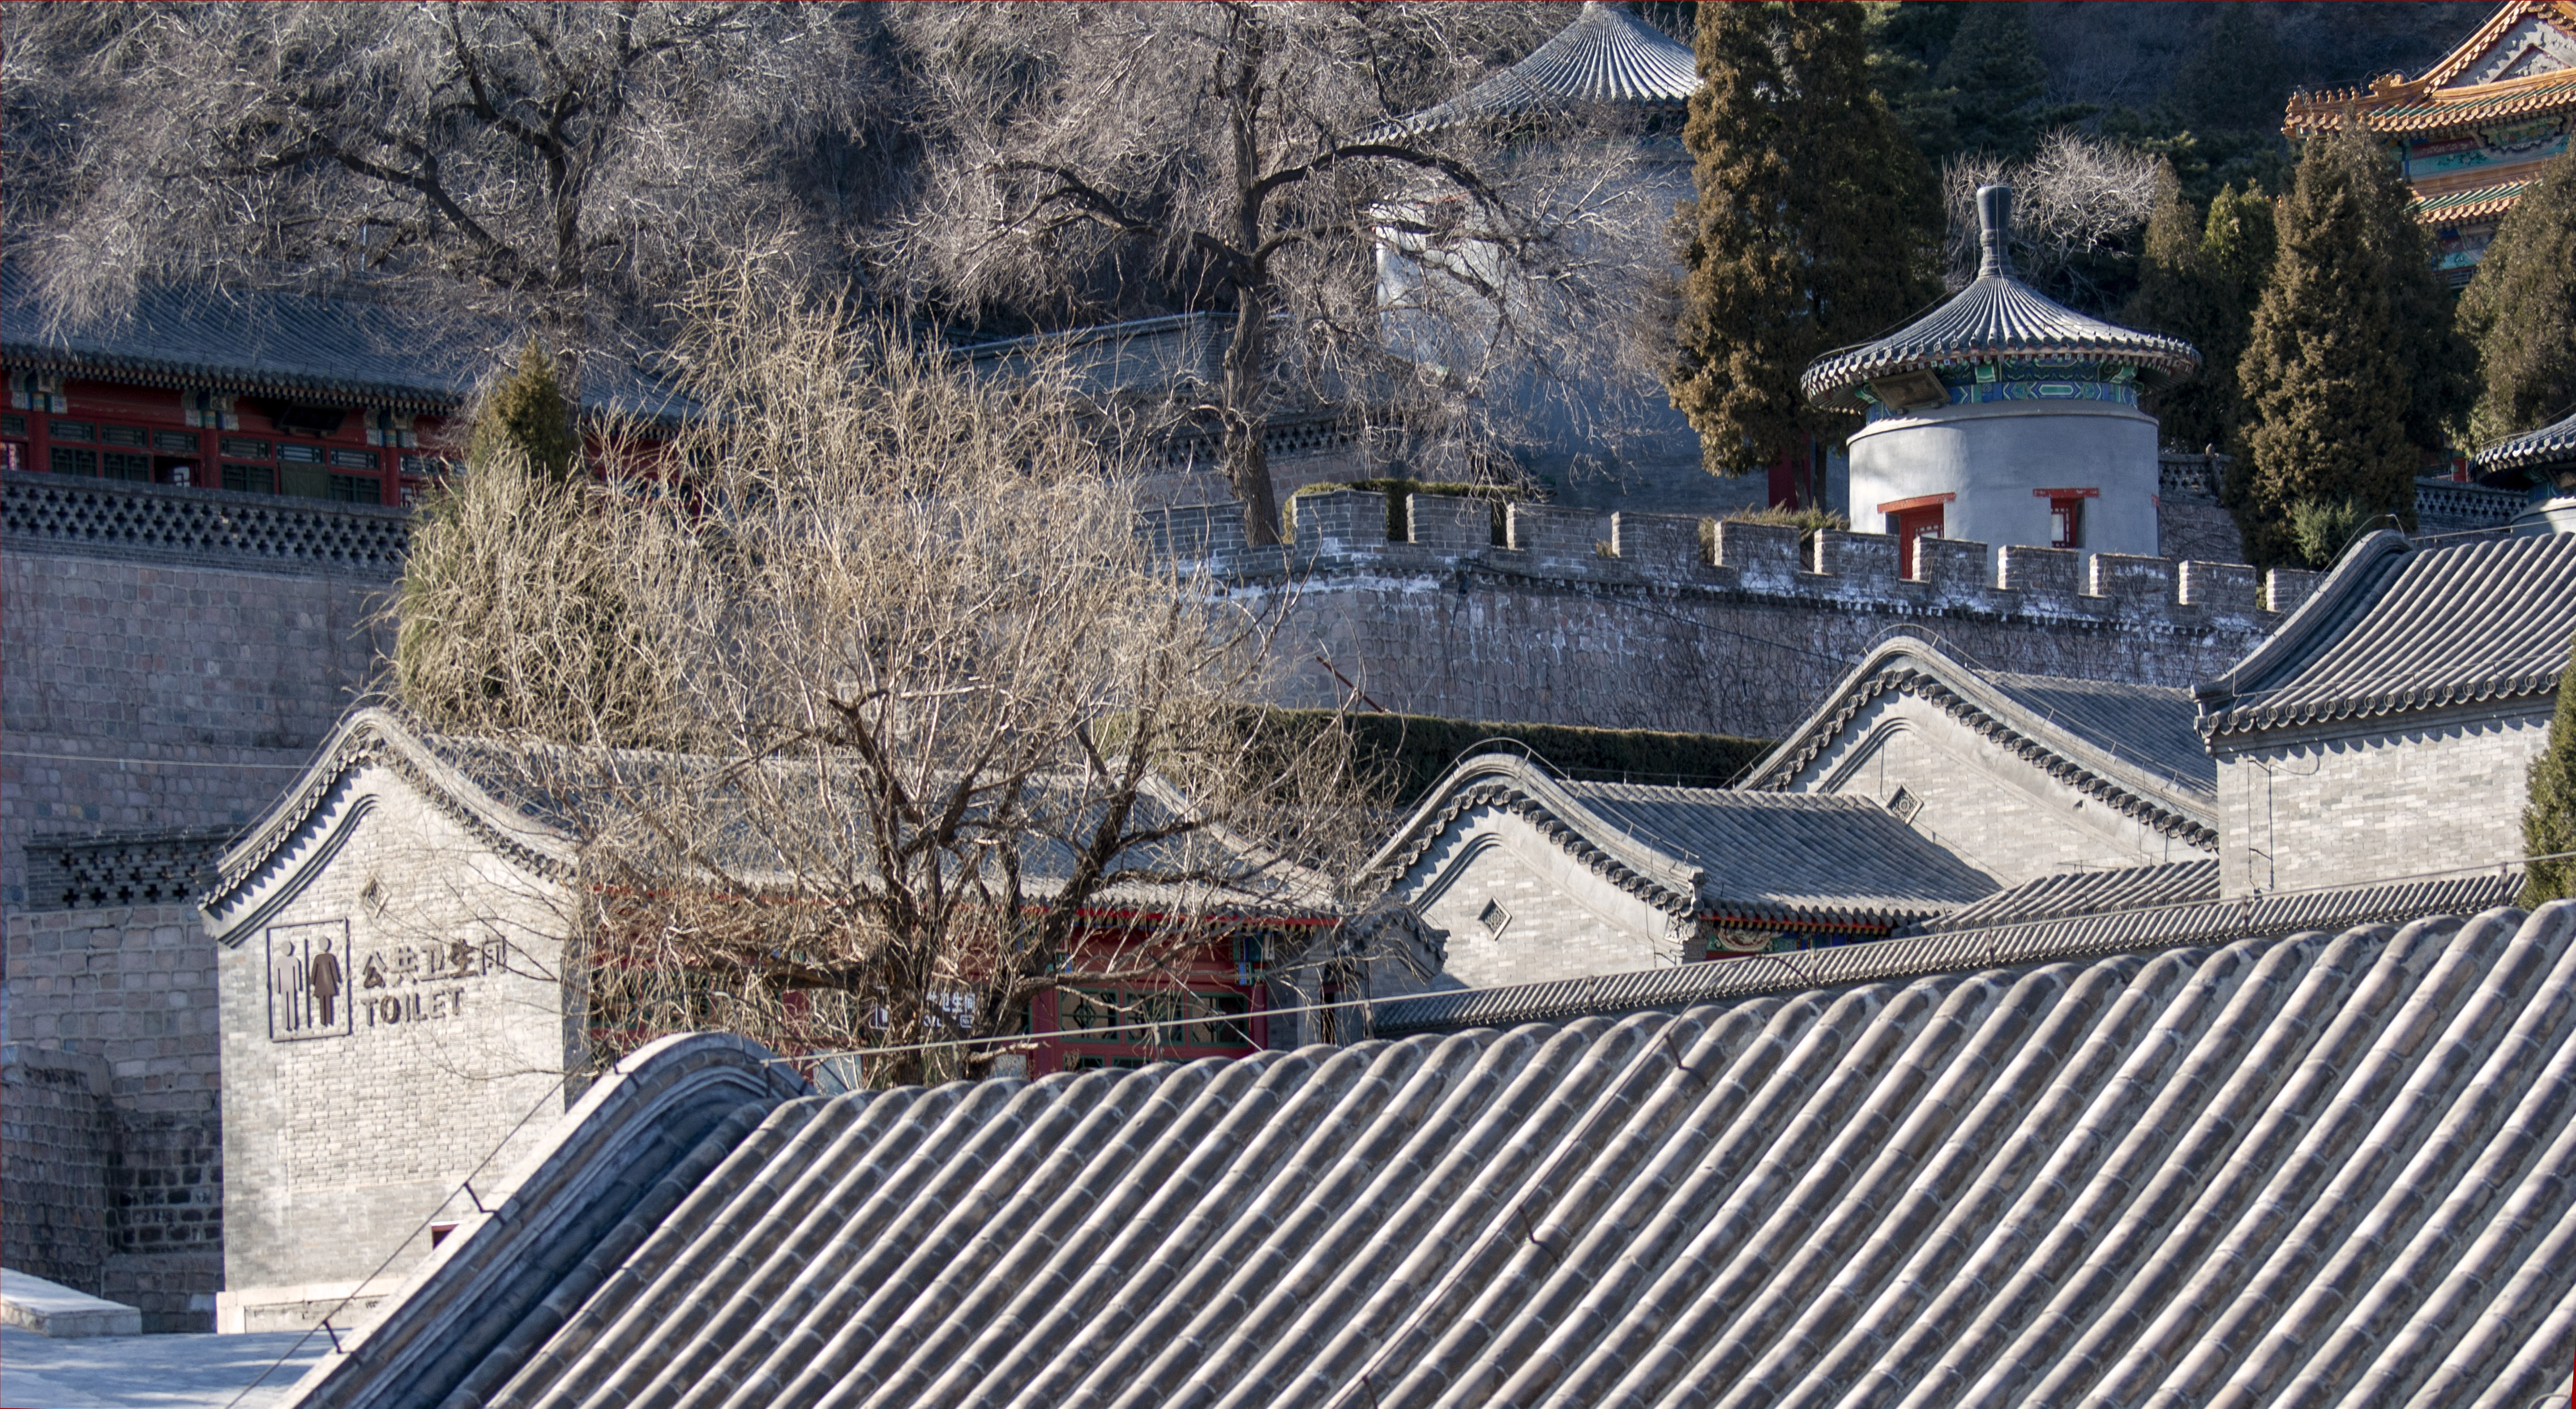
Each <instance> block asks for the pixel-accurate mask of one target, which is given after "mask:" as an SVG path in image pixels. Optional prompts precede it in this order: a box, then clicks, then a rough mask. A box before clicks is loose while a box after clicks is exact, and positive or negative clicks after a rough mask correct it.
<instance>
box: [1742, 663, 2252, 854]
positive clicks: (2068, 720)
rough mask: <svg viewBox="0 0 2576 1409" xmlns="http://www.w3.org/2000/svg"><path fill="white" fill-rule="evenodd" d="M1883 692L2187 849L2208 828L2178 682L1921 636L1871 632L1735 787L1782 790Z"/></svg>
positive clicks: (2205, 762) (2211, 802)
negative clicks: (1962, 650) (2121, 677)
mask: <svg viewBox="0 0 2576 1409" xmlns="http://www.w3.org/2000/svg"><path fill="white" fill-rule="evenodd" d="M1888 695H1910V696H1913V697H1915V698H1918V699H1921V700H1924V701H1926V702H1928V703H1930V704H1932V705H1934V706H1935V707H1937V708H1939V709H1941V710H1943V711H1944V712H1946V713H1948V714H1950V715H1951V716H1952V717H1953V718H1956V719H1957V720H1958V721H1959V722H1960V723H1961V724H1963V725H1964V726H1966V727H1967V728H1970V729H1972V730H1975V731H1976V732H1978V733H1980V734H1982V735H1984V736H1986V737H1987V738H1989V739H1992V740H1994V741H1995V742H1996V743H1997V744H1998V745H2000V746H2001V747H2003V748H2005V749H2006V750H2008V751H2010V752H2011V753H2012V754H2014V755H2015V756H2016V757H2019V758H2021V759H2022V760H2024V761H2025V762H2027V763H2029V764H2030V765H2032V766H2033V767H2035V768H2038V769H2040V770H2041V771H2043V772H2045V773H2047V774H2048V775H2049V776H2050V777H2053V778H2056V779H2058V780H2060V781H2061V782H2064V783H2065V784H2066V785H2067V786H2069V787H2072V788H2075V789H2076V790H2078V791H2080V792H2083V793H2085V794H2087V795H2088V796H2091V797H2094V798H2097V799H2099V800H2101V801H2103V802H2105V803H2108V804H2109V805H2111V806H2112V807H2114V808H2116V809H2117V810H2118V811H2120V812H2121V813H2123V814H2124V815H2127V816H2130V817H2134V818H2136V819H2138V820H2139V821H2141V822H2144V823H2145V824H2147V825H2148V826H2150V827H2153V828H2155V829H2156V830H2158V831H2161V832H2164V833H2166V834H2168V835H2171V836H2173V837H2175V838H2176V839H2178V840H2183V841H2187V842H2189V843H2190V844H2192V845H2194V846H2196V847H2203V848H2207V847H2211V846H2215V845H2216V844H2217V838H2218V831H2217V827H2218V765H2217V764H2216V763H2215V762H2214V761H2213V760H2212V759H2211V758H2210V756H2209V751H2208V749H2207V747H2206V746H2204V745H2203V744H2202V742H2201V738H2200V735H2199V734H2198V733H2197V732H2195V730H2194V719H2195V710H2194V705H2193V701H2192V693H2191V692H2190V691H2189V690H2183V689H2177V688H2173V687H2170V686H2161V685H2130V684H2124V683H2121V682H2117V681H2109V680H2075V679H2068V678H2065V677H2061V676H2053V675H2030V674H2024V673H2020V672H2014V671H2000V670H1984V669H1979V668H1977V667H1975V666H1971V665H1969V664H1967V663H1966V662H1964V661H1962V660H1960V659H1959V658H1958V657H1956V656H1954V655H1952V654H1950V653H1949V652H1948V651H1947V650H1944V649H1943V648H1942V647H1941V646H1940V645H1939V644H1938V643H1936V642H1934V641H1931V640H1929V639H1926V638H1924V637H1920V636H1914V635H1898V636H1892V637H1890V638H1888V639H1887V640H1885V641H1883V642H1880V643H1879V644H1878V645H1877V646H1876V647H1874V648H1872V649H1871V651H1870V653H1869V654H1868V655H1866V656H1863V657H1862V658H1861V662H1860V664H1858V665H1856V666H1854V667H1853V668H1852V670H1851V673H1850V674H1848V675H1845V676H1844V677H1843V678H1842V680H1841V682H1840V683H1839V684H1837V685H1835V686H1834V688H1833V689H1831V690H1829V691H1827V692H1826V694H1825V697H1824V700H1823V702H1822V703H1820V704H1818V705H1817V707H1816V709H1815V711H1814V712H1813V713H1811V714H1809V715H1808V716H1807V718H1806V720H1805V722H1803V723H1801V724H1800V725H1799V726H1798V727H1797V728H1795V729H1793V730H1791V731H1790V732H1789V734H1788V735H1787V736H1786V737H1784V738H1783V739H1781V741H1780V743H1779V746H1778V747H1776V748H1774V749H1773V750H1772V751H1771V754H1770V755H1769V756H1768V757H1766V758H1765V759H1763V760H1762V762H1760V763H1758V764H1756V765H1755V766H1754V768H1753V771H1752V772H1751V773H1749V774H1747V775H1746V777H1745V779H1744V781H1743V783H1742V784H1741V785H1740V786H1742V787H1745V788H1750V789H1787V788H1791V787H1795V786H1798V784H1799V782H1800V780H1802V779H1804V778H1807V777H1808V776H1809V771H1810V770H1811V769H1812V768H1813V767H1814V766H1815V764H1816V763H1817V761H1818V760H1819V759H1822V758H1823V757H1825V756H1826V755H1827V753H1828V752H1829V751H1831V750H1832V749H1833V748H1834V747H1835V746H1836V745H1837V744H1838V743H1840V742H1841V741H1842V740H1843V739H1845V738H1846V737H1847V736H1848V735H1849V734H1850V732H1851V730H1852V729H1853V728H1854V727H1855V726H1856V725H1857V724H1859V723H1860V721H1861V716H1862V714H1863V713H1864V712H1865V711H1866V710H1867V709H1868V708H1869V707H1870V706H1871V705H1872V704H1873V703H1875V702H1876V701H1878V700H1880V699H1881V698H1884V697H1886V696H1888Z"/></svg>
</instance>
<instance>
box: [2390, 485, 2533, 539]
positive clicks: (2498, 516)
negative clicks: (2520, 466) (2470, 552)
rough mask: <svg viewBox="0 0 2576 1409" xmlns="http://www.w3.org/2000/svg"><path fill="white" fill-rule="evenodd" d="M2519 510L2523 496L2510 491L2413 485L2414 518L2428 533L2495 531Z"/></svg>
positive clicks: (2455, 486)
mask: <svg viewBox="0 0 2576 1409" xmlns="http://www.w3.org/2000/svg"><path fill="white" fill-rule="evenodd" d="M2521 507H2522V496H2521V495H2519V494H2516V493H2514V492H2513V491H2511V490H2509V489H2487V488H2483V487H2481V486H2478V485H2474V484H2426V483H2422V482H2418V483H2417V484H2416V486H2415V519H2416V522H2417V523H2419V524H2421V525H2423V529H2424V531H2425V532H2427V533H2439V532H2445V531H2457V530H2463V529H2478V528H2495V527H2498V526H2501V525H2502V524H2503V523H2504V521H2505V520H2507V519H2510V518H2512V517H2513V515H2514V511H2515V510H2517V509H2520V508H2521Z"/></svg>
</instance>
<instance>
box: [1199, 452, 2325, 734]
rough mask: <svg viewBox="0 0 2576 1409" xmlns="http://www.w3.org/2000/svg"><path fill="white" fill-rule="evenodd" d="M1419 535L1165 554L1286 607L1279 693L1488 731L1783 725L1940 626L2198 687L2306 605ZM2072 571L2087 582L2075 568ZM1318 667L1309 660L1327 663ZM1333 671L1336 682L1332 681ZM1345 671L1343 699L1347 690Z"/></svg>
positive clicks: (2046, 569)
mask: <svg viewBox="0 0 2576 1409" xmlns="http://www.w3.org/2000/svg"><path fill="white" fill-rule="evenodd" d="M1411 505H1412V509H1411V513H1412V522H1411V534H1410V537H1409V540H1407V541H1397V542H1390V541H1388V539H1387V536H1386V519H1385V508H1384V503H1383V498H1382V496H1380V495H1377V494H1371V493H1361V492H1356V491H1351V492H1343V493H1334V494H1320V495H1309V496H1307V497H1305V498H1303V499H1300V500H1298V501H1297V503H1296V513H1297V524H1298V528H1297V537H1296V542H1295V543H1294V544H1293V545H1290V546H1288V547H1286V548H1284V549H1283V548H1272V549H1259V550H1256V549H1251V548H1248V547H1246V546H1244V544H1243V542H1242V539H1241V524H1240V522H1239V521H1236V520H1233V519H1231V518H1229V517H1227V516H1226V515H1224V514H1219V513H1191V512H1185V511H1173V512H1171V513H1168V514H1164V515H1160V516H1157V519H1156V521H1155V523H1154V524H1153V525H1152V530H1153V533H1154V535H1155V542H1156V546H1157V548H1158V549H1160V550H1161V551H1164V552H1167V553H1169V554H1171V555H1173V556H1175V557H1177V558H1182V559H1195V560H1199V561H1203V562H1206V563H1207V564H1208V565H1209V567H1210V569H1211V571H1212V572H1214V573H1215V575H1216V576H1217V578H1218V579H1219V580H1220V581H1221V582H1222V583H1223V584H1224V586H1225V587H1226V589H1227V592H1228V599H1229V601H1230V602H1234V603H1240V604H1243V605H1246V606H1249V607H1252V608H1255V609H1260V608H1269V609H1272V610H1275V611H1276V612H1277V613H1278V614H1279V615H1280V617H1281V619H1282V620H1283V622H1284V626H1283V629H1282V631H1281V632H1280V634H1279V636H1278V638H1277V641H1276V646H1275V655H1276V659H1277V662H1278V669H1277V673H1276V675H1275V676H1274V684H1273V687H1272V688H1273V691H1274V698H1275V699H1277V700H1278V701H1279V702H1280V703H1283V704H1299V705H1314V704H1329V703H1334V702H1337V701H1338V700H1340V699H1342V698H1344V697H1345V696H1346V695H1347V694H1348V692H1349V691H1350V689H1351V688H1352V687H1356V689H1357V690H1358V692H1359V693H1360V694H1362V695H1364V696H1365V697H1366V700H1367V702H1368V703H1373V704H1375V705H1377V706H1379V707H1382V708H1385V709H1389V710H1397V711H1404V712H1411V713H1423V714H1438V715H1447V716H1452V717H1461V718H1473V719H1527V720H1535V721H1540V722H1545V723H1552V724H1578V725H1592V726H1597V727H1605V728H1643V729H1678V730H1697V731H1705V732H1715V733H1728V734H1746V735H1754V736H1757V737H1773V736H1777V735H1779V734H1781V733H1783V732H1785V731H1787V730H1788V729H1790V728H1791V727H1793V726H1794V725H1795V724H1796V723H1797V722H1798V721H1799V720H1800V719H1801V718H1803V717H1804V716H1805V714H1806V712H1807V711H1808V710H1809V709H1811V708H1813V707H1814V705H1815V702H1816V701H1817V700H1818V699H1819V698H1820V697H1821V696H1822V695H1823V693H1824V692H1825V690H1826V689H1827V688H1828V687H1830V686H1831V685H1832V684H1833V683H1834V682H1835V681H1837V680H1839V679H1840V678H1841V677H1842V675H1843V674H1844V673H1845V672H1846V671H1848V670H1849V669H1850V668H1851V666H1852V665H1853V664H1854V663H1856V662H1857V661H1858V660H1859V658H1860V657H1861V656H1862V655H1863V654H1864V653H1866V652H1867V651H1868V649H1869V648H1870V647H1871V646H1872V645H1874V644H1876V643H1877V642H1878V641H1880V640H1882V639H1884V638H1885V637H1886V636H1888V635H1889V634H1891V633H1894V632H1897V631H1910V632H1914V633H1916V634H1920V635H1926V636H1930V637H1933V638H1935V639H1937V640H1939V641H1940V642H1942V643H1943V644H1944V645H1945V646H1946V648H1948V649H1949V650H1950V651H1951V652H1952V653H1953V654H1956V655H1958V656H1959V657H1961V658H1962V659H1965V660H1967V661H1969V662H1970V663H1972V664H1977V665H1982V666H1986V667H1989V668H1993V669H1998V670H2015V671H2027V672H2033V673H2038V674H2048V675H2066V676H2073V677H2077V678H2081V679H2102V680H2123V681H2131V682H2136V683H2140V684H2154V685H2191V684H2195V683H2197V682H2199V681H2201V680H2203V679H2207V678H2209V677H2211V676H2214V675H2217V674H2219V673H2220V672H2222V671H2224V670H2225V669H2226V668H2227V667H2229V666H2230V665H2233V664H2234V663H2235V662H2236V661H2237V660H2238V659H2240V658H2241V657H2242V656H2243V655H2244V654H2245V653H2246V652H2247V651H2248V650H2250V649H2251V648H2252V647H2253V645H2254V643H2255V642H2257V641H2259V640H2260V639H2261V638H2262V637H2263V636H2264V635H2265V634H2266V633H2267V632H2269V631H2270V630H2271V629H2272V627H2273V626H2274V625H2275V624H2277V623H2278V622H2279V621H2280V620H2281V615H2282V613H2283V612H2284V611H2286V610H2288V609H2289V608H2291V607H2294V606H2296V605H2297V603H2298V601H2299V600H2300V599H2301V598H2302V597H2303V596H2304V595H2305V593H2306V591H2307V590H2308V588H2309V586H2310V585H2311V583H2312V580H2313V577H2312V575H2311V574H2308V573H2295V572H2281V573H2276V574H2274V575H2273V577H2272V578H2271V579H2270V580H2269V582H2267V583H2258V581H2257V579H2256V576H2255V574H2254V572H2253V570H2252V569H2251V568H2248V567H2245V566H2243V565H2241V564H2220V563H2207V562H2190V561H2185V562H2175V561H2172V560H2170V559H2160V558H2134V557H2120V556H2116V555H2112V554H2094V555H2090V556H2089V557H2088V556H2087V555H2083V554H2079V553H2076V552H2073V551H2068V550H2056V549H2041V548H2018V547H2007V548H2003V549H2000V550H1996V549H1991V548H1989V547H1988V546H1987V545H1985V544H1981V543H1968V542H1961V541H1948V542H1933V543H1929V544H1926V545H1925V549H1924V554H1923V559H1922V561H1921V563H1919V564H1918V571H1917V573H1916V575H1915V576H1914V577H1911V578H1906V577H1900V576H1899V575H1898V572H1897V545H1896V542H1895V540H1894V539H1892V538H1888V537H1885V536H1882V535H1876V534H1846V533H1834V532H1827V533H1824V534H1820V535H1818V538H1817V541H1816V543H1815V545H1814V549H1813V551H1812V553H1808V552H1803V551H1802V550H1801V546H1800V543H1799V540H1798V535H1797V533H1796V531H1795V530H1793V529H1786V528H1775V527H1770V526H1767V525H1759V524H1744V523H1720V524H1717V525H1715V528H1714V532H1713V534H1712V536H1713V537H1714V539H1715V546H1716V552H1715V554H1714V555H1712V554H1711V553H1709V552H1708V551H1706V550H1705V549H1703V547H1702V546H1701V544H1702V532H1703V528H1702V525H1701V523H1700V522H1699V521H1698V520H1694V519H1689V518H1681V517H1666V516H1657V515H1630V514H1620V515H1618V516H1616V519H1615V521H1614V526H1613V531H1612V537H1611V538H1610V539H1609V540H1607V541H1604V540H1602V539H1601V538H1600V537H1599V535H1598V531H1597V528H1596V526H1595V522H1594V520H1593V518H1592V516H1591V515H1590V514H1589V513H1587V512H1583V511H1580V510H1570V509H1555V508H1551V507H1548V506H1543V505H1542V506H1530V505H1514V506H1512V510H1511V514H1510V523H1509V535H1508V536H1509V543H1508V545H1507V546H1501V547H1497V546H1495V545H1494V544H1493V543H1492V541H1491V536H1490V532H1489V529H1488V527H1487V525H1488V515H1489V513H1490V510H1489V507H1488V506H1487V505H1485V504H1483V503H1478V502H1472V501H1460V500H1445V499H1439V498H1435V497H1432V496H1427V495H1417V496H1415V497H1414V499H1413V500H1412V501H1411ZM2079 569H2080V572H2079ZM1319 657H1320V658H1321V659H1318V658H1319ZM1336 672H1338V674H1336ZM1344 680H1347V681H1349V682H1350V684H1349V685H1348V686H1346V685H1345V684H1344V683H1343V681H1344Z"/></svg>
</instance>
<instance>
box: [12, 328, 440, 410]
mask: <svg viewBox="0 0 2576 1409" xmlns="http://www.w3.org/2000/svg"><path fill="white" fill-rule="evenodd" d="M0 365H5V366H8V367H11V368H14V369H17V370H20V371H28V372H51V373H55V374H57V375H61V376H67V377H95V378H98V379H99V380H102V381H118V382H125V383H128V384H131V385H137V386H150V387H163V388H168V389H172V390H179V391H191V390H204V391H227V392H252V393H259V392H283V393H287V394H289V395H300V396H309V397H311V398H312V399H314V400H317V401H322V402H335V401H347V402H351V403H353V404H359V405H367V406H381V407H384V408H385V409H387V410H392V411H452V410H454V409H456V408H457V407H459V406H461V405H463V404H464V402H465V398H464V396H463V394H462V393H460V392H458V391H457V390H456V389H455V388H453V387H445V386H425V385H421V384H418V383H402V382H382V381H370V380H366V379H363V378H351V377H325V376H319V375H304V374H298V373H293V372H282V371H280V370H278V369H277V368H275V367H269V366H261V365H258V364H255V363H244V364H241V365H238V366H222V365H214V364H209V363H200V362H181V361H170V360H165V359H161V358H152V357H136V356H131V355H127V354H120V353H110V352H90V351H74V350H68V349H63V348H47V347H42V346H38V345H35V344H29V343H20V342H0Z"/></svg>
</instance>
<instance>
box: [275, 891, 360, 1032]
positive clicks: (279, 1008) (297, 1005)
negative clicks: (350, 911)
mask: <svg viewBox="0 0 2576 1409" xmlns="http://www.w3.org/2000/svg"><path fill="white" fill-rule="evenodd" d="M350 977H351V976H350V962H349V922H348V921H346V920H324V921H321V922H319V923H315V924H304V925H277V926H274V927H272V928H271V929H270V930H269V932H268V1038H269V1040H270V1041H272V1042H303V1041H308V1040H310V1039H313V1038H317V1037H346V1036H348V1035H349V1033H350V1031H351V1030H352V1023H351V1019H352V1018H353V1017H354V1016H355V1014H356V1010H357V1003H356V999H355V995H353V994H351V993H350V992H349V989H350V986H351V984H350Z"/></svg>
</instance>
